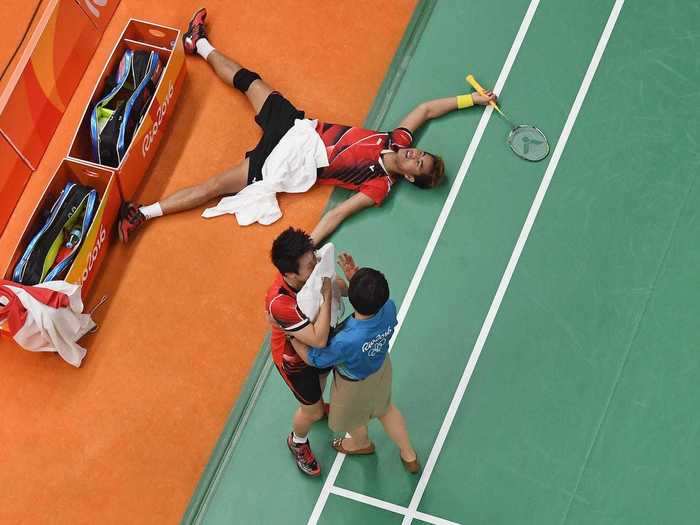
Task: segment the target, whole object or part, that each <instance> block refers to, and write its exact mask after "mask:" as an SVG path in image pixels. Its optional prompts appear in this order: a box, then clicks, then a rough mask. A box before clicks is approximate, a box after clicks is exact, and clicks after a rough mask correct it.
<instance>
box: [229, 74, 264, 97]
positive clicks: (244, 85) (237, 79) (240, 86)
mask: <svg viewBox="0 0 700 525" xmlns="http://www.w3.org/2000/svg"><path fill="white" fill-rule="evenodd" d="M259 78H260V75H258V74H257V73H256V72H255V71H250V70H249V69H246V68H241V69H239V70H238V71H236V74H235V75H233V87H235V88H236V89H237V90H239V91H242V92H243V93H245V92H246V91H248V88H249V87H250V85H251V84H252V83H253V82H255V81H256V80H258V79H259Z"/></svg>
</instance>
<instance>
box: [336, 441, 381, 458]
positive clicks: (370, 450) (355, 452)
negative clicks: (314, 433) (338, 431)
mask: <svg viewBox="0 0 700 525" xmlns="http://www.w3.org/2000/svg"><path fill="white" fill-rule="evenodd" d="M343 439H345V438H343V437H339V438H335V439H334V440H333V441H331V446H332V447H333V448H334V449H336V450H337V451H338V452H340V453H341V454H345V455H347V456H366V455H368V454H374V443H372V442H371V441H370V442H369V446H368V447H365V448H360V449H357V450H347V449H346V448H345V447H344V446H343Z"/></svg>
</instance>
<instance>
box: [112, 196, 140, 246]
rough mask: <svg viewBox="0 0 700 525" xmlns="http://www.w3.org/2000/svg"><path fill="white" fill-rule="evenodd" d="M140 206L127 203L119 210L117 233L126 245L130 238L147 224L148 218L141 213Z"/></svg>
mask: <svg viewBox="0 0 700 525" xmlns="http://www.w3.org/2000/svg"><path fill="white" fill-rule="evenodd" d="M139 207H140V206H139V205H138V204H134V203H133V202H125V203H124V204H122V206H121V208H120V210H119V223H118V226H117V232H118V233H119V240H120V241H122V242H124V243H126V242H128V241H129V237H130V236H131V235H133V234H134V230H137V229H138V228H140V227H141V226H143V225H144V223H145V222H146V217H145V216H144V215H143V213H141V212H140V211H139Z"/></svg>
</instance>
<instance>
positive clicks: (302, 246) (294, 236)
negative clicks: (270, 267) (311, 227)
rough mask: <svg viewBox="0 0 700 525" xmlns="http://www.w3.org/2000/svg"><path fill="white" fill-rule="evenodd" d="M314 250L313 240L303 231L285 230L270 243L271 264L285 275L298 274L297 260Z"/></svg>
mask: <svg viewBox="0 0 700 525" xmlns="http://www.w3.org/2000/svg"><path fill="white" fill-rule="evenodd" d="M314 248H315V246H314V241H313V239H312V238H311V237H310V236H309V234H308V233H306V232H305V231H304V230H295V229H294V228H287V229H286V230H284V231H283V232H282V233H280V234H279V236H278V237H277V238H276V239H275V240H274V242H273V243H272V250H270V256H271V257H272V264H274V265H275V267H276V268H277V269H278V270H279V271H280V273H281V274H285V273H298V272H299V259H300V258H301V257H302V255H304V254H305V253H307V252H310V251H313V250H314Z"/></svg>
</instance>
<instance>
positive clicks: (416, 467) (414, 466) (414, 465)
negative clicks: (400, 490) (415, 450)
mask: <svg viewBox="0 0 700 525" xmlns="http://www.w3.org/2000/svg"><path fill="white" fill-rule="evenodd" d="M399 457H400V454H399ZM401 463H403V468H405V469H406V470H407V471H408V472H410V473H411V474H418V472H419V471H420V462H419V461H418V456H417V455H416V459H414V460H413V461H406V460H405V459H403V458H401Z"/></svg>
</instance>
